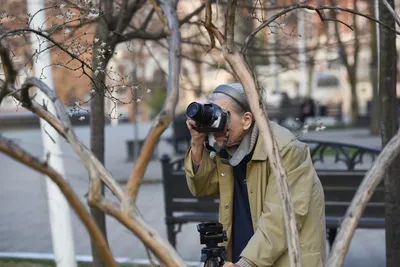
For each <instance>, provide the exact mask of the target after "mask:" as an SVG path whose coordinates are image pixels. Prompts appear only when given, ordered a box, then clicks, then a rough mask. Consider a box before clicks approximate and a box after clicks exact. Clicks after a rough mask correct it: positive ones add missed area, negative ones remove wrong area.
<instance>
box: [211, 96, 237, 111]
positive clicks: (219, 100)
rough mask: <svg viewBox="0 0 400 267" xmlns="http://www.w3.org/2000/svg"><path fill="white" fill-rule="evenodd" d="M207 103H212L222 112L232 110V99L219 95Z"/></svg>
mask: <svg viewBox="0 0 400 267" xmlns="http://www.w3.org/2000/svg"><path fill="white" fill-rule="evenodd" d="M208 102H209V103H214V104H216V105H218V106H219V107H220V108H222V109H224V110H229V111H232V110H233V106H232V104H233V103H232V102H233V99H232V98H230V97H229V96H227V95H219V96H217V97H213V98H211V99H209V100H208Z"/></svg>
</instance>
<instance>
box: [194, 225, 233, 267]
mask: <svg viewBox="0 0 400 267" xmlns="http://www.w3.org/2000/svg"><path fill="white" fill-rule="evenodd" d="M197 231H198V232H199V233H200V244H205V245H206V246H205V247H204V248H202V250H201V260H200V261H201V263H202V264H201V266H209V267H217V266H222V265H223V264H224V262H225V247H220V246H218V243H222V242H224V241H227V236H226V232H225V231H224V230H223V227H222V224H220V223H201V224H198V225H197Z"/></svg>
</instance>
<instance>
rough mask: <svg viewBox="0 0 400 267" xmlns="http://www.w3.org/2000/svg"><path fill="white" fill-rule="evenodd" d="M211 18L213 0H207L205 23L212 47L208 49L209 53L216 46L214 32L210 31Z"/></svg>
mask: <svg viewBox="0 0 400 267" xmlns="http://www.w3.org/2000/svg"><path fill="white" fill-rule="evenodd" d="M211 19H212V10H211V0H206V21H205V23H204V24H205V27H206V30H207V32H208V35H209V36H210V41H211V44H210V48H209V50H208V51H207V53H208V52H209V51H210V50H211V49H213V48H214V47H215V37H214V34H213V33H212V32H211V31H210V28H211Z"/></svg>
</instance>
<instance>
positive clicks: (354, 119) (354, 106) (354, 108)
mask: <svg viewBox="0 0 400 267" xmlns="http://www.w3.org/2000/svg"><path fill="white" fill-rule="evenodd" d="M352 69H353V70H352V71H351V72H349V74H350V75H351V76H352V77H350V87H351V124H352V125H353V126H356V125H357V123H358V118H359V109H358V106H359V105H358V95H357V76H356V75H357V74H356V70H355V67H354V65H353V67H352Z"/></svg>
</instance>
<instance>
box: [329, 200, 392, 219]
mask: <svg viewBox="0 0 400 267" xmlns="http://www.w3.org/2000/svg"><path fill="white" fill-rule="evenodd" d="M374 204H378V205H374ZM349 205H350V202H336V203H332V202H325V215H326V216H344V215H345V214H346V211H347V209H348V207H349ZM362 217H385V206H384V203H368V205H367V206H366V208H365V210H364V212H363V215H362Z"/></svg>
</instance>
